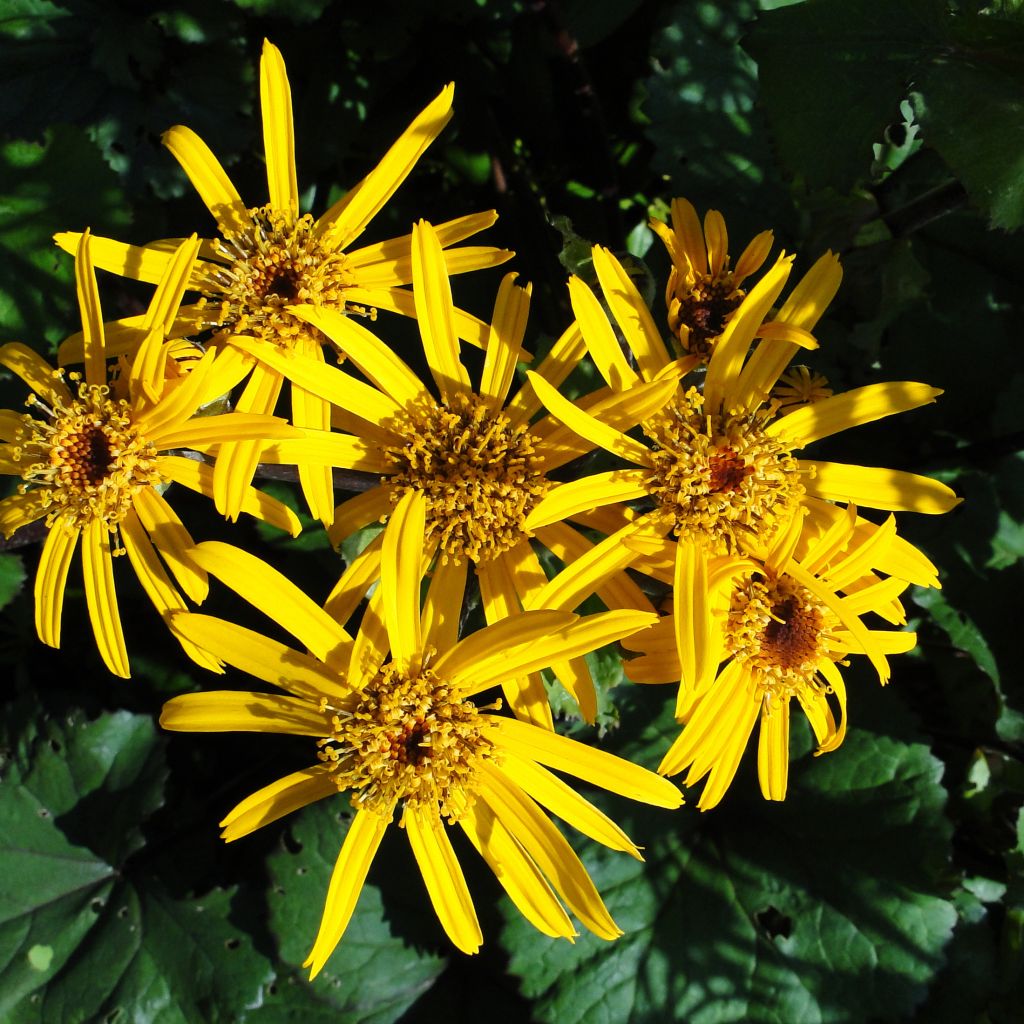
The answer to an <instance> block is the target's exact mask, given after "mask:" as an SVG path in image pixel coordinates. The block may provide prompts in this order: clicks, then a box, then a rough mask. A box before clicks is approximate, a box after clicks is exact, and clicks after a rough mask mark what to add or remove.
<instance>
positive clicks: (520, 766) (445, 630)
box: [161, 491, 680, 977]
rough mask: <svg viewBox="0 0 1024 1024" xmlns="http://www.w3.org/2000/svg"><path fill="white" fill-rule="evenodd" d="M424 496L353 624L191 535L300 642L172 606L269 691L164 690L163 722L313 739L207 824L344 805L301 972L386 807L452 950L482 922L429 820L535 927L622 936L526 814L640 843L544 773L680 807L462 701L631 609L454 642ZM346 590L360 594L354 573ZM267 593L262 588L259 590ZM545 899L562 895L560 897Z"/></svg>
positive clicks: (598, 760)
mask: <svg viewBox="0 0 1024 1024" xmlns="http://www.w3.org/2000/svg"><path fill="white" fill-rule="evenodd" d="M426 515H427V507H426V501H425V500H424V499H423V498H422V497H421V496H420V495H419V494H418V493H416V492H415V491H410V492H409V493H408V494H406V496H405V497H404V498H403V499H402V501H401V502H400V503H399V505H398V507H397V508H396V509H395V511H394V513H393V515H392V517H391V521H390V522H389V524H388V526H387V528H386V529H385V531H384V541H383V544H384V551H383V561H382V571H381V579H380V586H379V587H378V588H377V590H376V591H375V592H374V594H373V596H372V597H371V599H370V601H369V603H368V605H367V608H366V611H365V613H364V616H363V619H362V622H361V624H360V629H359V633H358V634H357V635H356V636H355V637H354V638H353V637H351V636H350V635H349V634H348V633H347V632H346V631H345V630H344V629H343V628H342V626H341V625H339V624H338V621H337V620H336V619H335V618H334V617H332V616H331V615H329V614H328V613H327V612H325V611H324V610H322V609H321V608H319V607H318V606H317V605H315V604H314V603H313V602H312V601H311V600H310V599H309V598H308V597H306V596H305V595H304V594H303V593H302V592H301V591H299V590H298V588H296V587H295V586H294V585H293V584H290V583H289V582H288V581H287V580H285V579H284V578H283V577H281V576H280V575H279V574H277V573H275V572H274V570H272V569H270V568H269V567H267V566H265V565H262V564H261V563H258V562H257V560H256V559H254V558H253V557H252V556H249V555H246V554H245V553H244V552H240V551H237V550H236V549H229V548H227V546H226V545H218V544H203V545H200V546H199V548H198V549H197V550H198V551H200V552H203V553H204V554H203V555H200V557H205V559H206V562H207V564H209V563H210V562H219V563H221V564H222V566H223V567H224V568H226V569H227V572H226V573H225V575H226V576H228V577H230V579H231V581H232V585H233V586H235V587H236V589H238V590H239V592H240V593H242V594H243V596H245V597H247V598H250V599H253V600H254V603H256V604H257V605H258V606H260V607H263V608H264V609H266V610H272V614H273V616H274V619H275V620H276V621H277V622H279V623H280V624H281V625H283V626H284V627H285V628H286V629H287V630H288V631H289V632H290V633H292V634H293V635H294V636H295V637H296V639H298V640H299V642H300V644H301V645H302V646H303V647H304V648H305V649H306V650H308V652H309V653H308V654H307V653H303V652H302V651H299V650H294V649H292V648H290V647H287V646H285V645H283V644H280V643H278V642H276V641H274V640H270V639H268V638H266V637H264V636H262V635H261V634H259V633H255V632H253V631H251V630H248V629H244V628H242V627H240V626H235V625H232V624H231V623H229V622H224V621H222V620H219V619H214V618H211V617H209V616H205V615H196V614H186V615H181V616H179V617H178V627H179V628H180V629H181V631H182V632H183V633H184V634H185V635H186V636H188V637H189V638H190V639H191V640H192V641H193V642H195V643H197V644H199V645H201V646H203V647H206V648H207V649H208V650H209V651H210V652H211V653H212V654H214V655H216V656H217V657H219V658H222V659H223V660H224V661H226V662H227V663H228V664H230V665H233V666H235V667H236V668H239V669H241V670H243V671H245V672H248V673H250V674H252V675H254V676H256V677H257V678H258V679H262V680H264V681H265V682H268V683H271V684H272V685H274V686H276V687H278V688H279V689H282V690H284V691H285V693H286V694H287V696H280V695H269V694H265V693H255V692H213V693H196V694H187V695H185V696H181V697H175V698H174V699H173V700H171V701H169V702H168V703H167V704H166V705H165V706H164V710H163V714H162V716H161V724H162V725H163V726H164V727H165V728H167V729H172V730H181V731H192V732H221V731H225V730H230V731H254V732H277V733H288V734H295V735H300V736H310V737H313V738H315V740H316V744H317V748H318V751H317V761H316V763H315V764H313V765H312V766H310V767H308V768H304V769H302V770H300V771H298V772H294V773H292V774H290V775H288V776H285V777H284V778H282V779H279V780H278V781H276V782H273V783H271V784H270V785H269V786H266V787H265V788H263V789H261V790H260V791H259V792H257V793H254V794H253V795H252V796H250V797H248V798H247V799H245V800H243V801H242V802H241V803H240V804H239V805H238V806H237V807H235V808H234V810H232V811H231V812H230V813H229V814H228V815H227V817H226V818H225V819H224V821H223V822H222V825H223V827H224V832H223V836H224V838H225V839H227V840H229V841H231V840H234V839H238V838H240V837H241V836H244V835H247V834H248V833H250V832H252V831H253V830H255V829H257V828H259V827H260V826H262V825H265V824H267V823H268V822H271V821H275V820H277V819H278V818H280V817H282V816H284V815H286V814H288V813H290V812H291V811H294V810H296V809H298V808H300V807H303V806H305V805H306V804H309V803H312V802H313V801H315V800H320V799H323V798H324V797H327V796H330V795H333V794H335V793H338V792H344V793H348V794H350V798H351V803H352V806H353V808H354V809H355V816H354V817H353V819H352V823H351V825H350V826H349V830H348V835H347V836H346V838H345V841H344V844H343V845H342V848H341V852H340V854H339V856H338V860H337V863H336V864H335V867H334V872H333V874H332V877H331V882H330V886H329V889H328V893H327V900H326V904H325V907H324V914H323V919H322V921H321V924H320V930H319V933H318V934H317V937H316V940H315V942H314V944H313V948H312V951H311V952H310V955H309V959H308V960H307V961H306V966H308V967H309V968H310V975H311V977H312V976H315V975H316V974H317V973H318V972H319V971H320V970H321V968H322V967H323V966H324V964H325V963H326V962H327V959H328V957H329V956H330V955H331V953H332V952H333V950H334V948H335V947H336V945H337V944H338V942H339V940H340V939H341V937H342V935H343V934H344V932H345V929H346V927H347V925H348V922H349V919H350V917H351V915H352V911H353V909H354V908H355V904H356V900H357V899H358V896H359V892H360V890H361V888H362V886H363V882H364V880H365V878H366V874H367V871H368V870H369V867H370V864H371V862H372V860H373V857H374V855H375V853H376V850H377V847H378V845H379V844H380V842H381V840H382V838H383V836H384V833H385V831H386V830H387V827H388V825H389V824H390V823H391V822H392V821H393V820H394V817H395V813H396V812H398V813H399V814H400V818H399V825H400V827H402V828H404V830H405V833H406V835H407V837H408V839H409V845H410V846H411V847H412V852H413V855H414V857H415V859H416V862H417V864H418V865H419V868H420V871H421V873H422V875H423V881H424V884H425V885H426V888H427V893H428V895H429V897H430V900H431V903H432V904H433V907H434V910H435V912H436V913H437V916H438V918H439V919H440V921H441V924H442V925H443V927H444V929H445V931H446V932H447V933H448V935H449V937H450V938H451V940H452V942H453V943H454V944H455V945H456V946H457V947H458V948H459V949H461V950H463V951H464V952H467V953H474V952H476V951H477V950H478V949H479V947H480V944H481V942H482V941H483V940H482V936H481V933H480V926H479V923H478V921H477V918H476V912H475V910H474V908H473V902H472V898H471V896H470V894H469V890H468V888H467V886H466V882H465V879H464V877H463V874H462V869H461V867H460V866H459V862H458V860H457V859H456V856H455V852H454V850H453V848H452V846H451V842H450V840H449V838H448V834H447V831H446V829H445V823H446V822H447V824H449V825H458V826H459V827H460V828H461V829H462V831H463V832H464V833H465V835H466V836H467V837H468V838H469V840H470V842H471V843H472V844H473V845H474V846H475V847H476V848H477V850H478V851H479V852H480V854H481V855H482V856H483V858H484V859H485V860H486V861H487V863H488V864H489V865H490V867H491V868H492V869H493V870H494V872H495V874H496V876H497V877H498V880H499V881H500V882H501V884H502V886H504V888H505V890H506V892H507V893H508V894H509V896H510V897H511V899H512V901H513V903H514V904H515V905H516V906H517V907H518V908H519V910H520V911H521V912H522V913H523V915H524V916H525V917H526V918H527V919H528V920H529V921H530V922H531V923H533V924H534V925H535V926H536V927H537V928H538V929H540V930H541V931H542V932H543V933H544V934H546V935H550V936H553V937H563V938H569V939H571V938H572V937H573V936H574V935H575V931H574V928H573V925H572V923H571V922H570V920H569V917H568V915H567V914H566V912H565V909H564V908H563V906H562V902H564V904H565V905H566V906H567V907H568V908H569V909H570V910H571V911H572V912H573V913H574V914H575V915H576V916H577V917H578V918H579V920H580V921H582V922H583V924H584V925H585V926H586V927H587V928H589V929H590V930H591V931H592V932H594V933H595V934H596V935H598V936H600V937H601V938H604V939H614V938H616V937H617V936H618V935H620V934H621V932H620V930H619V928H618V927H617V926H616V924H615V922H614V921H613V920H612V918H611V916H610V915H609V913H608V911H607V909H606V908H605V906H604V903H603V902H602V900H601V897H600V896H599V894H598V892H597V890H596V888H595V887H594V884H593V882H592V881H591V879H590V877H589V875H588V874H587V872H586V869H585V868H584V866H583V864H582V863H581V862H580V860H579V858H578V857H577V856H576V854H575V853H574V852H573V850H572V848H571V847H570V846H569V844H568V843H567V842H566V840H565V839H564V837H563V836H562V834H561V833H560V832H559V831H558V829H557V828H556V827H555V826H554V825H553V824H552V822H551V821H550V819H549V818H548V816H547V815H546V814H545V813H544V810H543V809H542V808H547V809H548V810H549V811H552V812H553V813H555V814H557V815H558V816H559V817H561V818H564V819H565V820H566V821H567V822H569V823H570V824H572V825H573V826H574V827H576V828H578V829H579V830H580V831H582V832H583V833H584V834H586V835H587V836H589V837H591V838H593V839H595V840H597V841H598V842H601V843H604V844H605V845H607V846H609V847H611V848H613V849H618V850H623V851H625V852H626V853H629V854H631V855H632V856H634V857H639V852H638V850H637V848H636V847H635V846H634V845H633V843H632V842H631V841H630V840H629V839H628V837H627V836H626V835H625V834H624V833H623V832H622V830H621V829H619V828H618V827H617V826H616V825H615V824H614V823H613V822H611V821H610V820H609V819H608V818H607V817H605V815H603V814H602V813H601V812H600V811H598V810H597V809H596V808H595V807H593V806H592V805H591V804H590V803H589V802H588V801H586V800H585V799H584V798H583V797H581V796H579V795H578V794H577V793H575V792H574V791H573V790H572V789H571V788H570V787H569V786H568V785H566V784H565V783H564V782H562V781H561V780H560V779H559V778H558V777H556V776H555V775H554V774H552V773H551V772H550V771H549V769H551V768H554V769H555V770H557V771H560V772H565V773H567V774H570V775H574V776H576V777H577V778H580V779H584V780H586V781H588V782H591V783H594V784H596V785H599V786H602V787H604V788H606V789H609V790H614V791H615V792H617V793H619V794H621V795H623V796H628V797H630V798H632V799H636V800H641V801H644V802H646V803H651V804H655V805H657V806H662V807H669V808H671V807H676V806H678V805H679V803H680V796H679V793H678V791H677V790H676V789H675V787H674V786H672V785H671V784H670V783H669V782H668V780H665V779H660V778H658V777H657V776H655V775H654V774H653V773H651V772H648V771H646V770H645V769H642V768H639V767H638V766H636V765H633V764H630V763H628V762H626V761H622V760H620V759H619V758H616V757H614V756H612V755H610V754H607V753H604V752H601V751H597V750H593V749H591V748H589V747H586V746H584V745H583V744H580V743H577V742H575V741H573V740H570V739H567V738H565V737H560V736H557V735H555V734H553V733H551V732H548V731H547V730H544V729H540V728H537V727H535V726H532V725H529V724H527V723H524V722H520V721H517V720H516V719H512V718H507V717H503V716H501V715H499V714H496V713H495V712H496V711H497V704H495V703H489V704H486V705H480V704H478V703H477V702H476V701H475V699H474V698H476V697H477V696H478V695H479V694H481V693H483V692H484V691H486V690H489V689H490V688H491V687H493V686H496V685H497V684H499V683H500V682H501V681H502V680H503V679H504V678H506V677H507V676H509V675H519V674H524V673H529V672H532V671H535V670H537V669H538V668H540V667H541V666H546V665H550V664H551V663H553V662H555V661H557V660H558V659H560V658H565V657H573V656H578V655H582V654H583V653H584V652H587V651H591V650H594V649H596V648H597V647H599V646H601V645H602V644H605V643H608V642H610V641H612V640H615V639H617V638H619V637H621V636H623V635H625V634H627V633H631V632H634V631H635V630H637V629H639V628H642V627H644V626H646V625H648V624H650V622H651V621H652V620H653V618H654V617H653V616H652V615H649V614H647V613H644V612H629V611H610V612H602V613H598V614H596V615H590V616H586V617H579V616H576V615H573V614H571V613H568V612H563V611H551V610H535V611H531V612H527V613H524V614H523V615H520V616H517V617H516V618H514V619H508V620H505V621H504V622H501V623H497V624H495V625H491V626H487V627H485V628H484V629H482V630H480V631H479V632H477V633H474V634H473V635H471V636H468V637H466V638H464V639H462V640H461V641H459V640H458V639H457V629H458V609H457V608H453V607H452V606H451V605H449V604H448V603H447V601H446V598H445V595H444V594H443V593H442V592H441V588H439V587H438V585H437V580H436V577H435V579H434V580H433V581H432V582H431V585H430V588H429V590H428V592H427V595H426V598H425V601H424V602H422V604H421V596H420V594H421V580H422V572H423V568H424V566H425V564H426V558H425V554H426V552H425V549H424V535H425V531H426ZM348 575H349V583H348V585H349V586H351V587H353V588H354V589H355V590H356V591H357V592H362V591H363V581H362V580H361V579H360V578H359V574H358V573H357V572H353V571H352V570H350V571H349V574H348ZM269 583H272V587H273V589H272V590H271V591H268V584H269ZM560 900H561V901H562V902H560Z"/></svg>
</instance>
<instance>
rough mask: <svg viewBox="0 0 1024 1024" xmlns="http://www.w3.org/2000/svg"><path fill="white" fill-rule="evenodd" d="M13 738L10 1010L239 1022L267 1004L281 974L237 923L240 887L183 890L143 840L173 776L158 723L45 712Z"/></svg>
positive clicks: (1, 878)
mask: <svg viewBox="0 0 1024 1024" xmlns="http://www.w3.org/2000/svg"><path fill="white" fill-rule="evenodd" d="M35 712H36V714H35V716H34V717H35V718H40V717H41V716H40V715H39V713H38V709H35ZM21 717H23V718H24V717H26V716H21ZM29 721H30V722H31V721H33V719H32V718H29ZM8 746H9V747H10V755H9V760H8V762H7V764H6V766H5V768H4V772H3V787H4V800H3V801H2V802H0V951H2V953H0V1017H2V1018H3V1019H4V1020H5V1021H10V1022H11V1024H81V1022H85V1021H103V1022H106V1021H111V1022H113V1021H118V1020H122V1019H124V1020H126V1019H132V1020H140V1021H141V1020H145V1021H152V1022H155V1024H190V1022H192V1021H196V1020H211V1021H212V1020H236V1019H239V1017H240V1016H241V1013H242V1011H243V1010H244V1009H245V1008H246V1007H248V1006H252V1005H255V1004H257V1003H258V1002H259V1000H260V998H261V993H262V989H263V986H264V985H265V984H266V983H267V982H268V981H269V980H270V977H271V975H272V971H271V968H270V965H269V964H268V963H267V961H266V960H264V959H263V958H262V957H261V956H260V955H258V954H257V953H256V952H255V951H254V950H253V949H252V946H251V941H250V940H249V939H248V938H247V936H246V935H245V934H244V933H242V932H241V931H239V929H238V928H236V927H235V925H234V924H232V923H231V922H230V921H229V914H230V911H231V906H230V904H231V894H230V893H228V892H226V891H222V890H215V891H213V892H211V893H209V894H207V895H206V896H204V897H203V898H201V899H183V898H180V897H178V896H176V895H173V894H172V893H170V892H169V891H167V890H166V888H165V887H164V885H163V884H162V883H161V880H160V876H159V873H158V872H159V856H160V853H161V851H160V850H159V849H156V850H155V851H150V850H149V849H148V848H147V847H145V845H144V842H143V834H142V830H141V825H142V823H143V821H144V820H145V819H146V817H147V816H148V815H150V814H151V813H152V812H153V811H154V810H155V809H156V808H157V807H159V806H160V804H161V802H162V789H163V782H164V776H165V768H164V762H163V750H162V744H161V743H160V741H158V739H157V737H156V732H155V729H154V726H153V723H152V720H151V719H150V718H148V717H146V716H142V715H131V714H129V713H127V712H119V713H117V714H108V715H101V716H100V717H99V718H97V719H95V720H93V721H89V720H87V719H85V718H83V717H77V716H76V717H69V718H68V719H67V720H66V721H64V722H61V723H53V722H47V721H44V722H43V723H42V724H40V725H38V726H37V725H34V724H29V725H28V726H27V727H26V729H25V730H24V731H23V732H22V733H21V734H20V735H19V736H17V737H15V738H14V739H13V741H10V742H9V744H8Z"/></svg>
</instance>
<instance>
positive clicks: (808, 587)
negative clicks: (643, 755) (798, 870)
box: [624, 507, 916, 810]
mask: <svg viewBox="0 0 1024 1024" xmlns="http://www.w3.org/2000/svg"><path fill="white" fill-rule="evenodd" d="M836 511H837V513H838V515H837V516H836V517H835V518H834V520H833V521H832V523H831V524H830V525H829V527H828V528H827V529H820V528H818V526H817V525H816V524H815V523H813V522H810V523H807V524H806V525H805V524H804V523H803V522H802V520H803V516H802V515H798V516H796V517H794V519H793V521H792V523H791V524H790V527H789V528H788V529H787V531H786V532H785V533H784V534H783V535H781V536H780V538H779V542H778V543H776V544H775V545H774V546H773V547H772V548H771V549H770V550H769V551H762V552H758V553H757V560H752V559H728V558H720V559H713V560H712V561H711V563H710V565H709V566H708V573H707V578H706V579H705V580H704V581H703V582H704V593H703V600H701V601H699V602H698V603H697V604H696V605H690V606H686V605H680V604H678V603H677V605H676V607H675V611H674V613H673V614H672V615H669V616H667V617H666V618H665V619H663V620H662V622H660V623H659V624H658V626H657V627H656V628H655V629H653V630H648V631H645V633H644V634H643V637H642V638H637V639H633V640H630V639H627V640H625V641H624V642H625V645H626V646H627V647H631V648H633V649H634V650H641V651H643V652H644V654H643V656H642V657H639V658H636V659H634V660H633V661H630V662H627V664H626V672H627V674H628V675H629V677H630V678H631V679H634V680H635V681H637V682H647V683H650V682H667V681H674V680H675V679H679V678H680V677H684V678H685V677H686V676H687V674H688V671H689V672H693V666H692V664H691V666H690V668H689V669H688V668H687V667H686V666H685V665H684V661H685V660H686V659H690V661H691V662H692V661H693V655H692V653H690V651H688V650H687V646H686V640H687V638H688V637H700V638H701V641H702V645H703V646H704V647H705V648H706V649H707V650H708V651H710V652H711V655H710V657H709V658H708V659H707V660H706V663H705V666H704V672H703V675H702V676H700V675H698V676H697V677H696V678H695V679H694V685H693V687H692V689H688V688H686V687H681V691H680V692H681V693H685V694H686V695H687V698H688V699H687V700H686V702H685V707H684V708H683V711H684V714H683V716H682V717H683V718H684V720H685V721H686V725H685V727H684V729H683V731H682V734H681V735H680V736H679V738H678V739H677V740H676V741H675V742H674V743H673V744H672V747H671V748H670V749H669V751H668V753H666V755H665V757H664V759H663V760H662V763H661V766H660V767H659V769H658V770H659V771H660V772H662V773H663V774H666V775H676V774H678V773H679V772H682V771H684V770H686V771H687V775H686V779H685V782H686V785H687V786H692V785H694V784H696V783H697V782H698V781H700V779H702V778H703V777H704V776H705V775H707V776H708V782H707V785H706V786H705V788H704V791H703V793H702V794H701V798H700V802H699V803H698V807H700V809H701V810H707V809H708V808H710V807H714V806H715V805H716V804H717V803H718V802H719V801H720V800H721V799H722V797H723V796H724V794H725V792H726V790H727V789H728V788H729V785H730V783H731V782H732V779H733V776H734V775H735V773H736V769H737V766H738V765H739V762H740V758H741V756H742V754H743V751H744V749H745V748H746V745H747V741H748V740H749V738H750V734H751V732H752V731H753V728H754V724H755V722H757V721H758V720H760V725H761V727H760V736H759V742H758V776H759V779H760V783H761V792H762V794H763V795H764V797H765V799H767V800H783V799H785V796H786V786H787V779H788V773H789V716H790V703H791V701H793V700H794V699H795V700H796V701H797V702H798V703H799V705H800V707H801V708H802V710H803V712H804V714H805V715H806V716H807V719H808V721H809V722H810V724H811V727H812V729H813V730H814V734H815V737H816V738H817V741H818V750H817V753H818V754H824V753H826V752H828V751H831V750H835V749H836V748H837V747H838V746H839V745H840V744H841V743H842V741H843V737H844V735H845V733H846V720H847V716H846V688H845V686H844V683H843V677H842V674H841V673H840V671H839V666H840V665H845V664H847V660H846V659H847V658H848V657H849V656H850V655H851V654H860V655H866V656H867V657H868V658H869V659H870V661H871V663H872V665H873V666H874V668H875V670H876V671H877V673H878V677H879V680H880V681H881V682H882V683H885V682H887V681H888V679H889V665H888V662H887V660H886V656H887V655H890V654H900V653H904V652H906V651H909V650H911V649H912V648H913V647H914V645H915V643H916V636H915V634H914V633H910V632H903V631H897V630H884V629H883V630H875V629H869V628H867V627H866V626H865V625H864V623H863V622H862V621H861V619H862V617H863V616H864V615H867V614H869V613H871V612H874V613H876V614H878V615H880V616H882V617H883V618H885V619H887V620H888V621H890V622H893V623H895V624H902V623H903V622H904V621H905V617H904V615H903V609H902V606H901V605H900V603H899V600H898V598H899V595H900V594H901V593H902V592H903V591H904V590H905V589H906V587H907V586H908V584H907V582H906V581H905V580H901V579H897V578H894V577H890V578H887V579H886V578H880V577H879V576H877V575H876V574H875V572H874V571H873V570H874V569H875V568H877V567H878V566H879V565H880V564H885V563H886V561H887V559H888V558H890V557H896V558H898V557H900V556H899V553H898V552H897V553H896V555H895V556H891V555H890V549H891V548H892V547H893V546H894V544H895V541H896V539H897V538H896V526H895V520H894V518H893V517H891V516H890V518H889V519H888V520H887V522H886V523H885V524H884V525H883V526H867V527H866V524H864V523H863V521H862V520H858V518H857V514H856V509H855V508H852V507H851V508H849V509H845V510H839V509H837V510H836ZM865 527H866V528H865ZM680 550H682V549H681V547H680ZM720 661H721V662H724V665H723V667H721V669H720V670H718V671H717V672H716V667H717V666H718V664H719V662H720ZM832 704H834V705H835V708H836V711H837V712H838V724H837V715H836V713H834V712H833V710H832V706H831V705H832ZM677 710H678V707H677Z"/></svg>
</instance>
